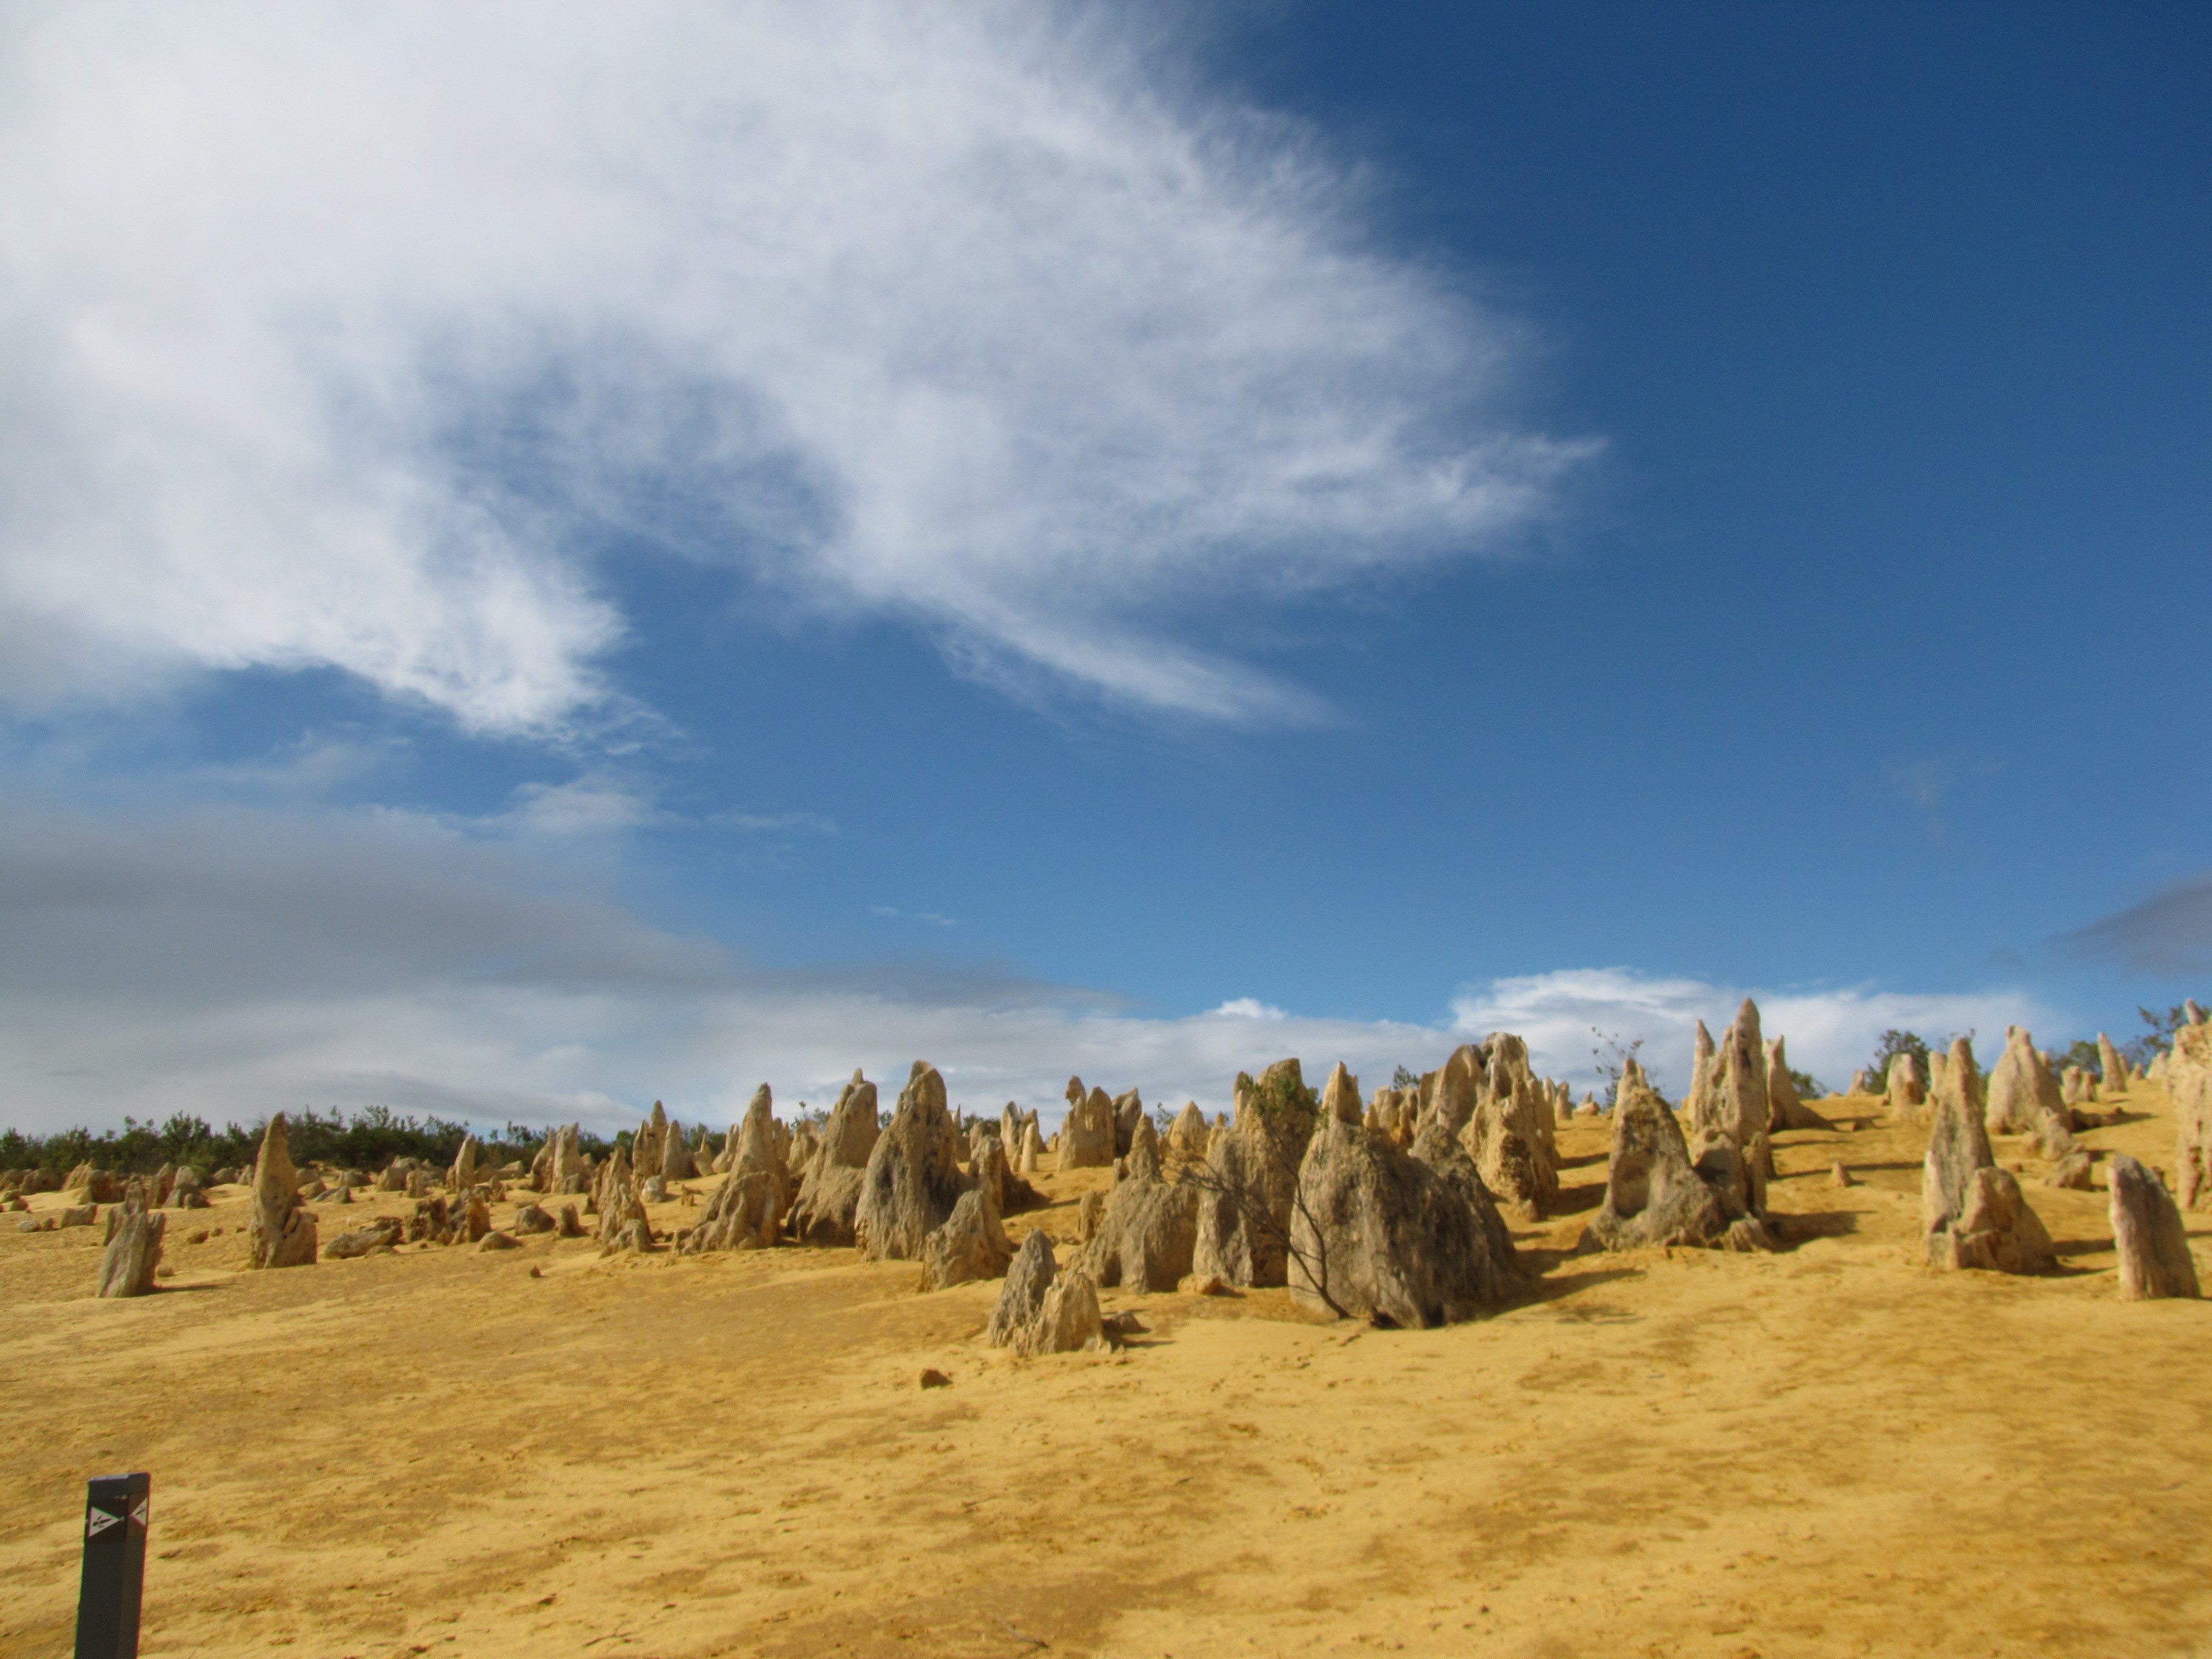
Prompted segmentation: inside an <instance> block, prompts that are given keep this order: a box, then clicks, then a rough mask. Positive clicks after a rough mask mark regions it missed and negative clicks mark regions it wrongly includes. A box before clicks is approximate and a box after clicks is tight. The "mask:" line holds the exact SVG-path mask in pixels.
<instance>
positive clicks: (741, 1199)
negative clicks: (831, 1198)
mask: <svg viewBox="0 0 2212 1659" xmlns="http://www.w3.org/2000/svg"><path fill="white" fill-rule="evenodd" d="M775 1127H776V1125H775V1100H774V1097H772V1096H771V1095H770V1094H769V1086H768V1085H767V1084H765V1083H763V1084H762V1085H760V1087H759V1088H757V1089H756V1090H755V1091H753V1097H752V1103H751V1104H750V1105H749V1106H747V1107H746V1108H745V1117H744V1122H743V1123H742V1124H740V1125H739V1126H738V1133H737V1137H736V1139H737V1143H738V1154H737V1161H736V1163H735V1164H733V1165H732V1168H731V1170H730V1172H729V1173H728V1174H727V1175H726V1176H723V1177H722V1184H721V1185H720V1186H719V1187H717V1188H715V1189H714V1196H713V1197H712V1198H710V1199H708V1200H707V1208H706V1211H705V1212H704V1213H703V1214H702V1216H701V1217H700V1218H699V1222H698V1225H696V1226H695V1227H693V1228H692V1229H691V1232H690V1237H688V1238H686V1239H685V1240H684V1250H685V1251H686V1252H687V1253H689V1254H691V1255H699V1254H702V1253H704V1252H706V1251H708V1250H766V1249H774V1248H775V1242H776V1239H777V1238H778V1237H779V1236H781V1233H782V1231H783V1218H784V1216H785V1214H786V1212H788V1211H789V1209H790V1208H791V1176H790V1172H789V1171H788V1170H786V1169H785V1168H784V1164H783V1152H782V1149H781V1146H779V1145H778V1142H777V1137H776V1133H775ZM685 1156H686V1157H689V1156H690V1153H689V1152H688V1151H687V1152H686V1153H685Z"/></svg>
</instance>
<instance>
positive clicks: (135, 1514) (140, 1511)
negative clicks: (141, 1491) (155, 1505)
mask: <svg viewBox="0 0 2212 1659" xmlns="http://www.w3.org/2000/svg"><path fill="white" fill-rule="evenodd" d="M146 1503H147V1500H146V1499H145V1498H140V1499H139V1500H138V1507H137V1508H136V1509H134V1510H131V1519H132V1520H133V1521H136V1522H137V1523H138V1524H139V1526H140V1527H141V1528H143V1527H144V1526H145V1524H146Z"/></svg>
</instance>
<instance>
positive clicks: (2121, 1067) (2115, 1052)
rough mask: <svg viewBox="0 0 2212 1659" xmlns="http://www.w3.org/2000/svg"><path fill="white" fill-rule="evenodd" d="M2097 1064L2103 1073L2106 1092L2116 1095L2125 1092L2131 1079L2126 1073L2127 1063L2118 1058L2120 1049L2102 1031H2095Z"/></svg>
mask: <svg viewBox="0 0 2212 1659" xmlns="http://www.w3.org/2000/svg"><path fill="white" fill-rule="evenodd" d="M2097 1064H2098V1066H2100V1068H2101V1069H2102V1071H2103V1073H2104V1079H2103V1081H2104V1085H2105V1092H2106V1094H2108V1095H2118V1094H2124V1093H2126V1092H2127V1088H2128V1085H2129V1083H2130V1081H2132V1079H2130V1076H2129V1074H2128V1063H2127V1061H2126V1060H2123V1059H2121V1058H2120V1051H2119V1049H2118V1048H2117V1047H2115V1046H2114V1044H2113V1042H2112V1038H2110V1037H2108V1036H2106V1035H2105V1034H2104V1033H2103V1032H2102V1031H2100V1032H2098V1033H2097Z"/></svg>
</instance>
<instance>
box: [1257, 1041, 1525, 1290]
mask: <svg viewBox="0 0 2212 1659" xmlns="http://www.w3.org/2000/svg"><path fill="white" fill-rule="evenodd" d="M1442 1123H1443V1120H1442V1119H1441V1118H1440V1117H1439V1118H1437V1119H1433V1120H1431V1123H1430V1124H1429V1125H1427V1126H1425V1130H1424V1133H1423V1136H1422V1138H1421V1139H1419V1140H1417V1141H1416V1143H1415V1146H1414V1150H1413V1152H1407V1151H1405V1150H1404V1149H1403V1148H1401V1147H1400V1146H1398V1145H1397V1143H1396V1142H1395V1141H1394V1140H1392V1139H1390V1138H1389V1136H1388V1135H1386V1134H1384V1133H1382V1132H1381V1131H1379V1130H1376V1129H1370V1128H1369V1127H1366V1124H1365V1123H1364V1121H1363V1118H1362V1114H1361V1112H1360V1108H1359V1087H1358V1083H1357V1082H1356V1081H1355V1080H1354V1079H1352V1076H1351V1075H1350V1073H1347V1072H1346V1070H1345V1068H1344V1066H1341V1065H1339V1066H1336V1067H1335V1069H1334V1071H1332V1072H1331V1073H1330V1074H1329V1079H1328V1087H1327V1088H1326V1089H1325V1090H1324V1091H1323V1093H1322V1106H1321V1112H1320V1121H1319V1124H1318V1127H1316V1129H1315V1131H1314V1133H1313V1134H1312V1136H1311V1138H1310V1139H1309V1141H1308V1143H1307V1146H1306V1149H1305V1154H1304V1158H1303V1160H1302V1161H1301V1163H1300V1165H1299V1170H1298V1184H1297V1194H1296V1202H1295V1203H1294V1205H1293V1206H1292V1211H1291V1237H1290V1263H1289V1269H1290V1271H1289V1277H1290V1285H1291V1296H1292V1297H1294V1298H1295V1299H1296V1300H1297V1301H1298V1302H1300V1303H1301V1304H1305V1305H1307V1306H1310V1307H1314V1308H1317V1309H1323V1310H1328V1311H1330V1312H1334V1313H1340V1314H1343V1315H1347V1316H1352V1317H1354V1318H1364V1319H1369V1320H1372V1321H1374V1322H1376V1323H1378V1324H1391V1325H1400V1326H1407V1327H1423V1326H1431V1325H1441V1324H1446V1323H1449V1322H1454V1321H1457V1320H1462V1319H1468V1318H1472V1317H1473V1316H1475V1315H1476V1314H1478V1313H1480V1312H1481V1311H1483V1310H1485V1309H1488V1308H1493V1307H1496V1306H1497V1305H1498V1304H1500V1303H1502V1302H1504V1301H1505V1300H1507V1299H1508V1298H1509V1297H1511V1296H1512V1295H1513V1294H1514V1293H1515V1292H1516V1291H1518V1290H1519V1289H1520V1288H1521V1286H1522V1277H1521V1273H1520V1272H1519V1268H1518V1265H1517V1262H1516V1258H1515V1255H1514V1251H1513V1243H1512V1238H1511V1236H1510V1234H1509V1233H1508V1232H1507V1231H1506V1229H1505V1224H1504V1220H1503V1219H1502V1218H1500V1217H1499V1216H1498V1210H1497V1206H1496V1205H1495V1204H1494V1202H1493V1201H1492V1199H1491V1195H1490V1193H1489V1190H1488V1189H1487V1188H1486V1187H1485V1185H1484V1184H1483V1181H1482V1178H1481V1177H1480V1175H1478V1174H1477V1173H1476V1170H1475V1165H1474V1160H1473V1159H1472V1158H1470V1157H1468V1154H1467V1152H1466V1150H1465V1149H1464V1148H1463V1147H1462V1146H1460V1144H1459V1143H1458V1141H1457V1139H1455V1137H1453V1136H1452V1135H1450V1134H1449V1133H1446V1132H1444V1131H1443V1127H1442Z"/></svg>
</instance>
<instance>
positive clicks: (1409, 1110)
mask: <svg viewBox="0 0 2212 1659" xmlns="http://www.w3.org/2000/svg"><path fill="white" fill-rule="evenodd" d="M1420 1117H1421V1091H1420V1089H1419V1087H1418V1086H1415V1087H1413V1088H1410V1089H1377V1090H1376V1091H1375V1095H1374V1097H1373V1098H1372V1099H1370V1101H1369V1102H1368V1103H1367V1118H1366V1127H1369V1128H1370V1129H1372V1130H1374V1131H1375V1132H1376V1133H1377V1134H1383V1135H1388V1136H1389V1138H1390V1139H1392V1140H1393V1141H1395V1143H1396V1144H1397V1145H1399V1146H1412V1145H1413V1132H1414V1130H1415V1128H1416V1127H1419V1123H1420Z"/></svg>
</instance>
